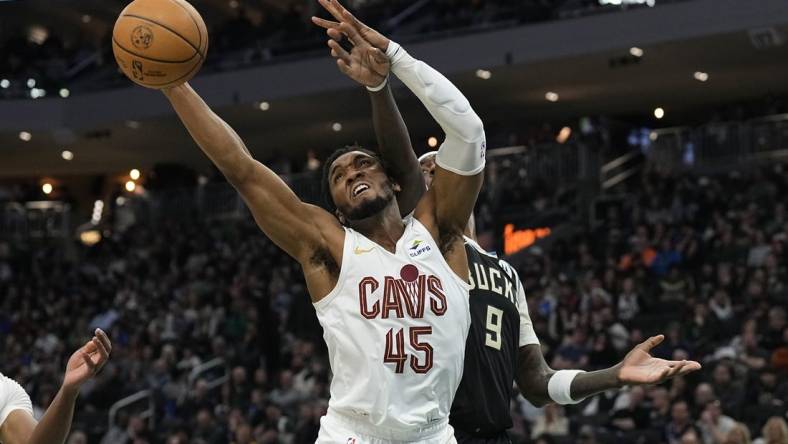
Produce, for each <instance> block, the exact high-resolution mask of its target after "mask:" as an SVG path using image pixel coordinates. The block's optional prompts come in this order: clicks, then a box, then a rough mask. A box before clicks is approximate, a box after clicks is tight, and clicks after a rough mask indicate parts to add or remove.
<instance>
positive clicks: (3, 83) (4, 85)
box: [0, 79, 11, 89]
mask: <svg viewBox="0 0 788 444" xmlns="http://www.w3.org/2000/svg"><path fill="white" fill-rule="evenodd" d="M9 86H11V81H10V80H8V79H3V80H0V88H3V89H6V88H8V87H9Z"/></svg>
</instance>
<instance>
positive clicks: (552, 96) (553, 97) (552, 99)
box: [544, 91, 558, 102]
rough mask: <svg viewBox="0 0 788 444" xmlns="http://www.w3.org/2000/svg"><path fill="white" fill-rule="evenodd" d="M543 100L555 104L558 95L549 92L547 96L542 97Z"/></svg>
mask: <svg viewBox="0 0 788 444" xmlns="http://www.w3.org/2000/svg"><path fill="white" fill-rule="evenodd" d="M544 98H545V99H547V101H548V102H557V101H558V93H554V92H552V91H549V92H548V93H547V94H545V95H544Z"/></svg>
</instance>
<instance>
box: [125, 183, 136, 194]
mask: <svg viewBox="0 0 788 444" xmlns="http://www.w3.org/2000/svg"><path fill="white" fill-rule="evenodd" d="M136 189H137V184H136V183H134V181H133V180H130V181H128V182H126V191H128V192H129V193H133V192H134V190H136Z"/></svg>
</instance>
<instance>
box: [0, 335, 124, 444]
mask: <svg viewBox="0 0 788 444" xmlns="http://www.w3.org/2000/svg"><path fill="white" fill-rule="evenodd" d="M111 350H112V345H111V344H110V341H109V338H108V337H107V335H106V334H105V333H104V332H103V331H101V330H99V329H96V335H95V336H94V337H93V339H92V340H90V341H89V342H88V343H87V344H85V345H84V346H83V347H82V348H80V349H79V350H77V351H76V352H75V353H74V354H73V355H71V358H70V359H69V360H68V364H67V365H66V374H65V377H64V378H63V385H62V386H61V387H60V390H59V391H58V392H57V395H55V399H54V400H53V401H52V404H50V405H49V408H48V409H47V411H46V413H44V416H43V417H42V418H41V422H39V423H36V420H35V419H34V418H33V410H32V405H31V403H30V398H29V397H28V395H27V393H25V391H24V390H23V389H22V388H21V387H19V385H18V384H16V385H14V386H10V387H8V388H9V389H10V390H8V393H7V396H8V398H9V399H7V400H6V401H7V402H8V403H9V404H8V405H6V406H3V405H0V442H2V443H4V444H62V443H64V442H66V438H67V437H68V433H69V431H70V430H71V421H72V420H73V418H74V405H75V404H76V401H77V396H78V395H79V389H80V387H82V384H84V383H85V382H86V381H87V380H88V379H90V378H92V377H93V376H95V375H96V374H97V373H98V372H99V370H101V368H102V367H104V364H106V363H107V360H108V359H109V354H110V352H111ZM0 382H1V381H0ZM6 409H13V410H12V411H8V412H3V410H6ZM4 417H5V418H4Z"/></svg>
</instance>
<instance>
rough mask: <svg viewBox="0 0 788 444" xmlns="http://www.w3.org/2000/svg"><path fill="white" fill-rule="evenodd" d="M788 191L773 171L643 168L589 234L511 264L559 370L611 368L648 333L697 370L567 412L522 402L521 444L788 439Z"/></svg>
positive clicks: (665, 351)
mask: <svg viewBox="0 0 788 444" xmlns="http://www.w3.org/2000/svg"><path fill="white" fill-rule="evenodd" d="M786 192H788V175H786V174H785V170H784V167H783V166H782V165H780V164H778V165H775V166H772V167H769V168H767V169H763V170H757V171H754V172H751V173H746V174H745V173H740V172H731V173H728V174H724V175H720V176H709V177H707V176H700V177H698V176H693V175H688V174H665V173H658V172H656V171H648V172H646V173H644V174H643V175H642V177H641V178H640V180H639V181H638V182H637V183H635V184H634V185H633V186H631V188H630V189H629V190H624V191H622V192H620V193H617V194H616V195H613V196H607V198H606V205H604V206H603V207H602V209H600V211H599V212H600V213H601V214H599V215H598V216H597V218H596V220H597V223H596V224H595V225H590V226H587V227H584V228H583V229H582V230H581V231H580V233H578V234H577V235H576V236H573V237H571V238H568V239H563V240H558V241H557V242H556V243H555V244H554V245H552V246H551V247H550V248H546V249H544V251H539V250H537V251H529V253H528V254H526V255H524V257H517V258H515V264H516V266H517V267H518V268H519V270H520V276H521V277H522V279H523V281H524V284H525V288H526V289H527V293H528V302H529V307H530V309H531V316H532V318H533V319H534V322H535V328H536V331H537V333H538V335H539V337H540V340H541V343H542V347H543V351H544V353H545V355H546V356H547V357H548V362H550V364H551V365H552V366H553V367H554V368H556V369H561V368H577V367H583V368H586V369H598V368H603V367H606V366H608V365H610V364H611V363H614V362H617V361H619V360H620V359H621V358H622V357H623V354H624V353H626V352H627V351H628V350H630V349H631V348H632V347H633V346H634V345H636V344H638V343H639V342H641V341H642V340H644V339H645V338H646V337H648V336H649V335H652V334H655V333H664V334H665V336H666V338H665V342H664V343H663V344H662V345H661V346H660V347H658V348H657V349H656V355H657V356H658V357H662V358H665V359H676V360H682V359H694V360H698V361H700V362H701V363H702V365H703V369H702V371H700V372H698V373H696V374H692V375H690V376H687V377H683V378H676V379H674V380H673V381H672V382H671V383H670V384H668V385H666V386H662V387H650V388H641V387H635V388H631V389H629V390H625V391H623V392H621V393H612V392H611V393H605V394H602V395H600V396H597V397H595V398H592V399H590V400H587V401H585V402H584V403H581V404H579V405H577V406H571V407H567V408H562V407H557V406H552V407H548V408H545V409H544V410H541V411H540V410H537V409H533V408H531V407H530V406H529V405H528V404H527V403H526V402H524V401H523V400H522V399H520V400H519V401H520V402H519V403H518V404H517V405H516V411H517V413H518V415H519V418H520V421H518V422H517V423H516V424H517V425H516V430H517V431H518V432H519V433H520V434H521V436H530V437H531V438H537V437H538V436H539V435H540V434H546V435H548V436H549V437H544V438H542V439H541V440H537V442H556V439H558V441H561V442H581V441H582V442H621V443H624V442H632V443H641V442H642V443H651V442H653V443H661V442H666V443H669V444H676V443H682V444H685V443H686V444H689V443H704V444H713V443H726V444H728V443H731V444H733V443H749V442H770V443H771V442H774V443H778V442H779V443H784V442H788V431H786V425H785V414H786V409H788V406H787V405H786V401H788V377H786V376H787V375H788V323H786V308H787V307H788V260H787V259H788V258H787V257H786V247H788V219H787V218H786V203H785V200H784V199H783V198H782V196H784V195H785V193H786ZM769 418H773V419H771V420H770V419H769ZM569 436H579V438H578V439H577V441H573V439H572V438H568V437H569ZM561 437H565V438H566V439H564V440H563V441H562V440H561ZM756 437H760V439H761V441H752V440H751V438H752V439H754V438H756ZM567 439H568V440H567Z"/></svg>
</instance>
